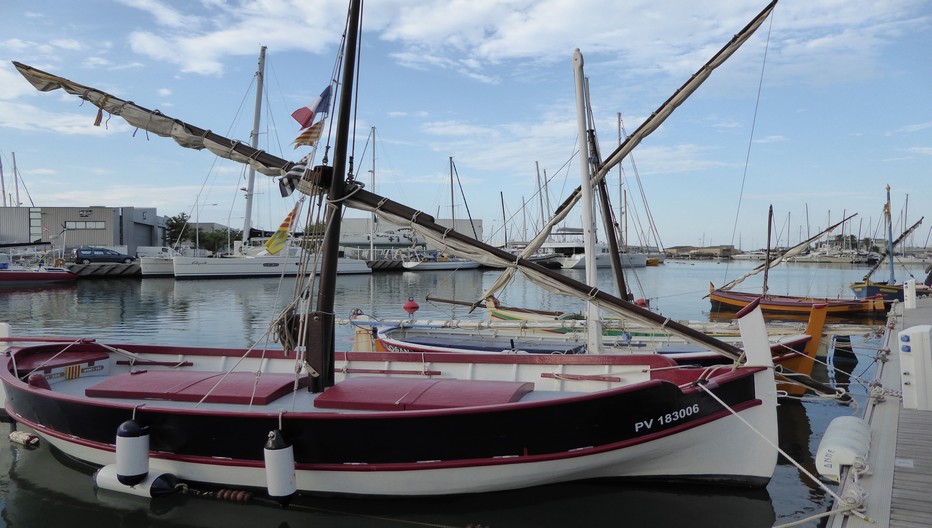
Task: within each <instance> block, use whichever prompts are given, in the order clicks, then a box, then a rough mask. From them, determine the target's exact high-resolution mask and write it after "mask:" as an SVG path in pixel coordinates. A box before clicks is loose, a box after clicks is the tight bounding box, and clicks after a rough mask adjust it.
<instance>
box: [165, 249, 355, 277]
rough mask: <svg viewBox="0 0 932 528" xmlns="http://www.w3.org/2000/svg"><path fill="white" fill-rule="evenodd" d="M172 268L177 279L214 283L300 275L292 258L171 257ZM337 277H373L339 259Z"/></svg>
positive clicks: (353, 263)
mask: <svg viewBox="0 0 932 528" xmlns="http://www.w3.org/2000/svg"><path fill="white" fill-rule="evenodd" d="M172 263H173V264H172V267H173V272H174V275H175V278H178V279H215V278H247V277H280V276H286V277H293V276H296V275H298V273H299V272H300V264H301V263H300V260H299V259H298V258H296V257H294V256H275V255H271V256H256V257H253V256H246V257H230V258H204V257H174V258H172ZM337 273H338V274H360V273H372V270H371V269H370V268H369V266H368V265H367V264H366V262H365V261H363V260H356V259H348V258H341V259H339V260H338V262H337Z"/></svg>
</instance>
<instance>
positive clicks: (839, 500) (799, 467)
mask: <svg viewBox="0 0 932 528" xmlns="http://www.w3.org/2000/svg"><path fill="white" fill-rule="evenodd" d="M696 386H697V387H699V388H700V389H702V390H703V391H704V392H705V393H706V394H708V395H709V396H711V397H712V398H713V399H714V400H715V401H717V402H718V403H719V405H721V406H722V407H724V408H725V409H726V410H727V411H728V412H730V413H731V414H732V416H734V417H735V418H737V419H738V420H740V421H741V423H743V424H744V425H746V426H748V427H749V428H750V429H751V431H753V432H754V433H755V434H757V435H758V436H759V437H760V439H761V440H763V441H764V442H765V443H766V444H768V445H769V446H770V447H772V448H774V449H775V450H776V451H777V453H780V454H781V455H783V457H784V458H786V459H787V460H789V461H790V463H791V464H793V465H794V466H796V469H797V470H798V471H799V472H800V473H802V474H804V475H806V476H807V477H808V478H809V479H810V480H811V481H812V482H813V483H814V484H815V485H816V486H818V487H819V488H820V489H822V491H824V492H825V493H827V494H828V495H830V496H831V497H832V498H834V499H835V501H837V503H839V504H841V503H843V502H844V501H843V500H842V498H841V497H840V496H838V494H837V493H835V492H834V491H832V489H831V488H829V487H828V486H826V485H825V484H824V483H823V482H822V481H821V480H820V479H819V478H818V477H816V476H815V475H813V474H812V473H810V472H809V470H807V469H806V468H805V467H803V465H802V464H800V463H799V462H797V461H796V460H795V459H794V458H793V457H791V456H790V455H789V454H788V453H787V452H786V451H784V450H783V449H781V448H780V446H778V445H776V444H774V443H773V442H771V441H770V439H768V438H767V437H766V436H764V435H763V433H761V432H760V431H759V430H757V428H755V427H754V426H753V425H751V424H750V423H748V421H747V420H745V419H744V417H743V416H741V415H740V414H738V413H737V412H736V411H735V410H734V409H732V408H731V407H730V406H729V405H728V404H727V403H725V402H724V401H722V399H721V398H719V397H718V395H717V394H715V393H714V392H712V391H711V390H710V389H709V388H708V387H707V386H706V385H705V384H704V383H699V384H697V385H696ZM853 513H854V515H857V516H858V517H861V518H862V519H863V518H865V517H864V516H863V515H861V514H860V513H859V512H857V511H853Z"/></svg>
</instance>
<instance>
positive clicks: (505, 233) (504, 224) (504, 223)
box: [498, 191, 508, 248]
mask: <svg viewBox="0 0 932 528" xmlns="http://www.w3.org/2000/svg"><path fill="white" fill-rule="evenodd" d="M498 197H499V199H500V200H501V202H502V237H504V238H505V243H504V244H502V247H504V248H507V247H508V219H507V218H505V193H503V192H502V191H498Z"/></svg>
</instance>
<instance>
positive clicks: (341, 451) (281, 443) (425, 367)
mask: <svg viewBox="0 0 932 528" xmlns="http://www.w3.org/2000/svg"><path fill="white" fill-rule="evenodd" d="M774 4H775V2H774V3H771V4H770V5H769V6H768V7H767V8H766V9H765V10H764V11H762V12H761V13H760V14H759V15H758V16H757V17H756V18H755V19H754V20H753V21H752V22H751V23H750V24H749V25H748V26H747V27H746V28H745V29H744V30H743V31H742V32H741V33H740V34H739V35H738V36H736V37H735V38H734V39H733V40H732V42H731V43H729V44H728V45H727V46H726V47H725V48H724V49H723V50H722V51H720V52H719V53H718V54H717V55H716V56H715V57H714V58H713V59H712V60H711V61H710V62H709V63H708V64H707V65H706V66H705V67H704V68H703V70H702V71H701V72H700V73H698V74H697V75H695V76H694V77H693V78H692V79H691V80H690V81H689V83H690V86H691V87H692V89H695V87H696V86H698V82H697V79H698V80H701V79H704V78H706V77H707V76H708V74H709V72H711V70H712V69H713V68H714V67H715V66H716V65H718V64H720V63H721V62H723V61H724V60H725V59H727V57H728V56H730V55H731V54H732V53H733V52H734V51H735V50H736V49H737V47H739V46H740V45H741V44H742V43H743V42H744V41H745V40H746V39H747V38H748V37H749V35H750V34H751V33H753V31H754V30H756V29H757V28H758V27H759V26H760V25H761V23H762V22H763V20H764V19H765V18H766V17H767V16H768V15H769V13H770V11H771V10H772V9H773V7H774ZM359 11H360V2H359V0H353V1H352V2H351V4H350V8H349V10H348V17H349V21H348V23H347V26H346V28H347V30H346V33H345V45H344V46H343V47H342V48H341V49H342V50H343V54H342V56H344V57H346V61H345V63H344V66H343V69H342V72H343V76H342V80H341V82H340V83H339V84H338V86H340V87H341V92H340V94H339V97H340V104H339V108H340V111H339V114H338V119H337V124H336V127H335V133H334V135H333V138H334V141H335V144H334V148H333V150H332V152H333V157H332V159H333V166H332V167H329V166H318V167H316V168H314V169H313V170H310V171H305V172H304V173H303V174H300V175H299V176H298V179H297V180H296V181H294V182H293V183H295V188H297V189H298V190H299V191H300V192H302V193H305V194H308V195H312V196H321V195H326V196H325V198H326V199H325V203H327V204H328V207H330V208H331V213H332V215H333V217H334V218H339V217H340V216H341V214H342V211H341V210H342V207H344V206H348V207H353V208H355V209H360V210H363V211H368V212H374V213H376V214H378V215H379V216H380V217H381V218H383V219H385V220H387V221H389V222H392V223H395V224H396V225H416V226H417V228H418V232H419V234H420V233H421V232H423V233H426V235H425V236H426V237H427V238H429V239H433V240H443V241H444V244H445V247H448V248H450V249H451V251H454V252H456V253H457V254H462V255H480V256H481V257H482V258H483V259H486V260H489V261H492V262H494V263H496V264H502V263H510V265H511V266H513V267H515V268H519V269H521V270H522V273H524V274H525V275H526V276H528V277H530V278H532V279H533V280H535V281H537V282H538V283H540V284H542V285H545V286H549V287H551V288H555V289H560V290H561V291H564V292H572V293H573V294H574V295H577V296H586V297H587V298H588V299H589V300H590V302H592V303H598V305H599V306H601V307H603V308H605V309H606V310H611V311H613V312H618V313H623V314H625V315H626V316H627V317H629V318H631V319H632V320H636V321H639V322H641V323H643V324H654V325H656V326H661V325H663V327H664V328H665V330H666V331H669V332H672V333H675V334H677V335H678V336H680V337H682V338H684V339H686V340H688V341H690V342H696V343H701V344H702V345H703V346H707V347H709V348H710V349H713V350H716V351H718V352H719V353H721V354H723V355H726V356H729V357H731V358H732V359H733V360H734V362H733V365H731V366H729V367H728V368H689V367H683V366H680V365H677V364H676V363H675V362H673V361H672V360H670V359H668V358H664V357H662V356H660V355H657V354H631V355H604V356H596V355H571V356H550V355H547V356H544V355H492V354H473V355H455V354H386V353H373V354H364V353H352V352H346V353H336V352H335V351H334V329H333V324H334V316H333V304H334V303H333V299H334V295H335V284H336V265H337V260H336V258H337V256H338V250H339V231H340V222H328V224H327V231H326V234H325V236H324V241H323V244H322V255H321V257H322V265H321V268H320V277H319V279H318V283H314V284H312V283H311V282H310V279H312V278H313V277H314V274H309V275H308V276H307V277H306V280H307V282H300V281H296V282H300V284H297V285H296V291H295V302H294V304H292V305H289V306H288V307H286V309H285V310H284V311H283V313H282V314H281V315H280V316H279V317H278V318H276V319H275V320H274V321H273V322H272V324H271V326H270V328H271V329H272V330H274V333H275V335H276V337H277V342H278V343H280V344H281V345H280V346H281V349H276V348H272V347H265V348H260V347H258V346H257V347H254V348H251V349H247V350H239V349H217V348H198V347H178V346H161V345H157V344H145V345H141V344H118V343H114V344H107V343H99V342H97V341H95V340H93V339H87V338H79V339H44V340H43V339H41V338H36V337H28V338H22V337H15V336H14V337H7V338H3V341H5V342H13V344H14V345H15V346H10V347H9V348H8V349H7V350H4V351H3V352H6V353H5V354H4V355H3V360H2V362H0V383H2V385H3V389H4V391H3V393H4V395H5V397H6V402H5V408H6V409H7V411H8V413H9V415H10V416H11V417H12V418H13V419H14V420H16V421H17V422H18V423H19V424H21V425H22V426H23V427H25V428H30V429H32V430H34V431H35V432H36V433H37V434H39V435H40V436H42V437H43V439H44V441H46V442H48V443H50V444H52V445H54V446H55V447H56V448H58V449H59V450H60V451H61V452H62V453H64V454H65V455H68V456H70V457H74V458H76V459H80V460H83V461H85V462H88V463H91V464H94V465H97V466H100V470H99V471H98V472H97V474H96V477H95V479H96V483H97V485H98V487H101V488H106V489H113V490H118V491H124V492H127V493H135V494H139V495H145V496H151V495H156V494H160V493H165V492H171V491H174V490H176V489H178V482H179V481H180V482H196V483H201V484H205V485H210V486H217V487H224V488H227V489H229V488H231V487H235V488H237V487H242V488H250V489H257V490H264V492H265V493H266V494H267V495H268V496H269V497H271V498H273V499H275V500H279V501H281V502H283V503H284V502H287V501H288V500H289V498H290V497H291V496H292V495H294V494H295V493H297V492H307V493H331V494H349V495H385V496H393V495H407V496H420V495H445V494H460V493H475V492H486V491H495V490H506V489H516V488H525V487H532V486H539V485H543V484H549V483H556V482H566V481H571V480H580V479H590V478H607V477H611V478H633V479H664V480H698V481H705V482H713V483H722V484H725V483H727V484H736V485H743V486H762V485H765V484H766V483H767V481H768V480H769V479H770V477H771V475H772V473H773V470H774V467H775V464H776V458H777V453H776V450H775V449H774V447H773V446H774V445H776V441H777V428H776V388H775V384H774V377H773V370H772V360H771V353H770V347H769V344H768V341H767V335H766V325H765V324H764V321H763V317H762V314H761V312H760V310H759V309H758V308H757V307H750V308H749V309H748V310H746V311H745V312H744V313H742V314H740V318H739V321H740V322H739V324H740V327H741V334H742V340H743V343H744V348H743V349H738V348H737V347H734V346H733V345H730V344H728V343H724V342H722V341H719V340H716V339H714V338H710V337H708V336H706V335H704V334H702V333H701V332H696V331H694V330H692V329H690V328H688V327H685V326H682V325H678V324H677V323H673V322H669V321H667V320H666V319H665V318H663V317H662V316H659V315H657V314H654V313H652V312H650V311H649V310H645V309H643V308H641V307H638V306H636V305H633V304H631V303H628V302H626V301H624V300H622V299H619V298H617V297H614V296H612V295H610V294H608V293H606V292H603V291H600V290H597V289H593V288H590V287H588V286H586V285H584V284H581V283H579V282H577V281H574V280H572V279H570V278H568V277H565V276H563V275H561V274H560V273H558V272H554V271H551V270H548V269H545V268H542V267H541V266H538V265H536V264H534V263H532V262H530V261H527V260H524V259H522V258H515V257H514V256H513V255H511V254H509V253H507V252H505V251H503V250H501V249H500V248H496V247H493V246H490V245H487V244H485V243H482V242H479V241H476V240H475V239H474V238H471V237H468V236H466V235H463V234H461V233H458V232H456V231H451V230H449V229H447V228H445V227H443V226H441V225H439V224H437V223H436V221H435V220H434V219H433V218H432V217H431V216H430V215H428V214H426V213H423V212H419V211H416V210H413V209H411V208H408V207H405V206H403V205H401V204H398V203H396V202H393V201H391V200H389V199H387V198H384V197H382V196H379V195H376V194H374V193H371V192H368V191H366V190H365V189H362V188H361V187H360V186H358V185H357V184H355V182H352V181H347V180H345V179H344V175H345V174H346V172H347V171H346V169H347V166H348V163H347V159H348V153H349V148H348V140H349V131H350V128H351V127H350V124H351V123H350V121H351V108H352V107H353V100H352V97H353V94H354V93H356V89H355V78H354V73H355V72H354V65H355V64H356V55H357V45H358V40H359V36H360V32H359V20H360V12H359ZM574 62H575V63H576V72H575V73H576V80H577V86H580V85H581V84H582V56H581V54H580V53H579V52H578V51H577V52H576V54H575V57H574ZM16 67H17V69H18V70H19V71H20V72H21V73H22V74H23V75H24V76H26V78H27V79H29V81H30V82H32V83H33V85H34V86H36V87H37V88H39V89H40V90H53V89H57V88H63V89H65V90H66V91H68V92H70V93H73V94H76V95H78V96H79V97H81V98H82V99H84V100H86V101H89V102H91V103H92V104H94V105H95V106H98V107H99V108H100V109H101V110H102V111H104V110H105V111H107V112H110V113H112V114H114V115H118V116H122V117H124V118H125V119H126V120H127V121H129V122H130V123H131V124H133V125H136V126H139V127H141V128H145V129H146V130H148V131H150V132H152V133H153V134H155V135H161V136H163V137H164V136H169V135H170V136H171V137H172V138H174V139H175V141H177V142H178V143H179V144H181V145H183V146H187V147H192V148H198V147H201V146H209V147H210V148H211V151H212V152H215V153H217V154H219V155H223V156H225V157H228V158H231V159H236V160H239V161H242V162H245V163H249V164H250V165H251V166H255V167H256V169H257V170H259V171H260V172H263V173H264V174H271V175H276V176H285V175H287V173H288V171H289V170H290V169H291V168H292V167H293V166H294V164H293V163H290V162H287V161H285V160H282V159H281V158H277V157H275V156H272V155H271V154H268V153H266V152H262V151H258V150H256V149H255V148H253V147H250V146H247V145H244V144H242V143H240V142H237V141H233V140H230V139H228V138H223V137H221V136H218V135H217V134H214V133H212V132H210V131H208V130H205V129H202V128H199V127H194V126H192V125H190V124H188V123H185V122H182V121H180V120H177V119H173V118H171V117H169V116H166V115H164V114H163V113H161V112H155V111H150V110H147V109H144V108H142V107H140V106H138V105H135V104H134V103H131V102H129V101H125V100H122V99H120V98H118V97H114V96H112V95H110V94H106V93H104V92H101V91H99V90H96V89H93V88H90V87H87V86H83V85H78V84H76V83H73V82H71V81H68V80H66V79H63V78H60V77H57V76H54V75H50V74H47V73H45V72H41V71H38V70H35V69H32V68H29V67H27V66H24V65H21V64H16ZM677 93H678V94H679V98H678V99H677V100H675V101H669V102H668V103H667V104H668V105H672V106H670V107H667V106H665V107H664V111H660V112H658V113H656V114H655V116H657V117H656V118H654V121H652V124H654V125H657V124H659V122H660V121H662V117H665V115H668V114H669V110H672V108H673V107H675V106H676V104H679V103H680V102H682V97H684V94H688V93H690V90H685V91H684V90H682V89H681V90H680V91H679V92H677ZM658 119H659V121H658ZM312 286H313V287H314V288H312ZM310 291H316V292H317V298H316V305H315V306H314V307H313V308H312V307H311V306H310V300H309V297H310V295H309V294H308V292H310ZM0 342H2V341H0ZM373 439H377V441H373ZM736 445H738V446H741V448H740V449H735V446H736ZM684 446H688V449H686V448H684Z"/></svg>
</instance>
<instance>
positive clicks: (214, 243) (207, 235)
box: [197, 229, 240, 254]
mask: <svg viewBox="0 0 932 528" xmlns="http://www.w3.org/2000/svg"><path fill="white" fill-rule="evenodd" d="M239 234H240V232H238V231H237V230H235V229H233V230H231V231H230V232H229V233H228V232H227V230H226V229H224V230H222V231H204V230H198V236H197V238H198V242H199V243H200V246H201V247H202V248H204V249H206V250H208V251H210V252H211V253H215V254H216V253H223V252H226V251H228V250H229V243H230V241H231V240H238V239H239Z"/></svg>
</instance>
